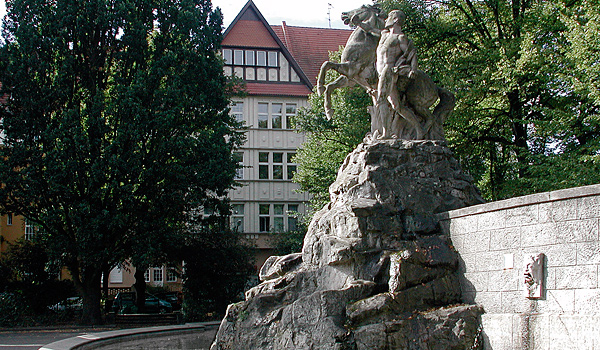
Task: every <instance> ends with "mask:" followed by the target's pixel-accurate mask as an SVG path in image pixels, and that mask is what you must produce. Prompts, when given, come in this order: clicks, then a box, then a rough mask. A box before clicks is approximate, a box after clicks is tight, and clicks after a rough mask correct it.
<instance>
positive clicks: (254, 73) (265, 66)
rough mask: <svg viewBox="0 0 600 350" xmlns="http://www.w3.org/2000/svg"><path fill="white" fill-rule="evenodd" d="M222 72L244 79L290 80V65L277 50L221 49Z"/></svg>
mask: <svg viewBox="0 0 600 350" xmlns="http://www.w3.org/2000/svg"><path fill="white" fill-rule="evenodd" d="M222 55H223V62H224V67H223V72H224V73H225V74H226V75H227V76H232V75H235V76H238V77H243V78H244V79H246V80H250V81H252V80H259V81H267V80H268V81H290V76H291V77H292V78H293V77H294V76H296V77H297V75H292V74H291V73H293V69H292V72H290V66H289V63H288V62H287V60H286V59H285V57H283V54H282V53H281V52H279V51H266V50H261V51H255V50H243V49H238V48H236V49H223V50H222ZM297 81H299V79H298V80H297Z"/></svg>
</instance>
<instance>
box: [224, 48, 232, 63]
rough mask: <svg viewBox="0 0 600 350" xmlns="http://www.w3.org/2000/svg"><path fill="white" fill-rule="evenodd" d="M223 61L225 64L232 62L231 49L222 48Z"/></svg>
mask: <svg viewBox="0 0 600 350" xmlns="http://www.w3.org/2000/svg"><path fill="white" fill-rule="evenodd" d="M223 61H225V64H232V63H233V59H232V52H231V49H224V50H223Z"/></svg>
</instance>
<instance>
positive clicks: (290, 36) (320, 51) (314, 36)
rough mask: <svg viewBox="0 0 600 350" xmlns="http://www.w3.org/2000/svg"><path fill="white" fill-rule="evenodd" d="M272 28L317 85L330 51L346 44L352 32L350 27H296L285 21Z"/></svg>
mask: <svg viewBox="0 0 600 350" xmlns="http://www.w3.org/2000/svg"><path fill="white" fill-rule="evenodd" d="M271 28H273V31H274V32H275V34H277V36H278V37H279V39H280V40H281V42H283V44H284V45H285V46H286V48H287V49H288V51H289V52H290V53H291V54H292V56H293V57H294V59H295V60H296V62H298V65H300V68H302V70H303V71H304V74H306V76H307V77H308V79H310V81H311V82H312V83H313V85H316V81H317V75H318V74H319V70H320V68H321V65H322V64H323V62H325V61H327V60H328V59H329V52H330V51H337V50H339V48H340V46H343V45H346V41H348V37H350V34H352V31H351V30H348V29H331V28H309V27H294V26H288V25H287V24H286V23H285V22H283V23H282V25H273V26H271Z"/></svg>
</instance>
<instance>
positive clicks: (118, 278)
mask: <svg viewBox="0 0 600 350" xmlns="http://www.w3.org/2000/svg"><path fill="white" fill-rule="evenodd" d="M108 280H109V281H110V283H123V269H121V266H117V267H115V268H114V269H112V270H110V274H109V275H108Z"/></svg>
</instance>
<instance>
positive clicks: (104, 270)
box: [102, 264, 112, 312]
mask: <svg viewBox="0 0 600 350" xmlns="http://www.w3.org/2000/svg"><path fill="white" fill-rule="evenodd" d="M109 277H110V266H108V264H104V266H103V268H102V296H103V297H104V298H105V299H106V302H105V304H104V312H109V311H110V307H111V306H112V305H109V304H110V303H109V302H108V283H109Z"/></svg>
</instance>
